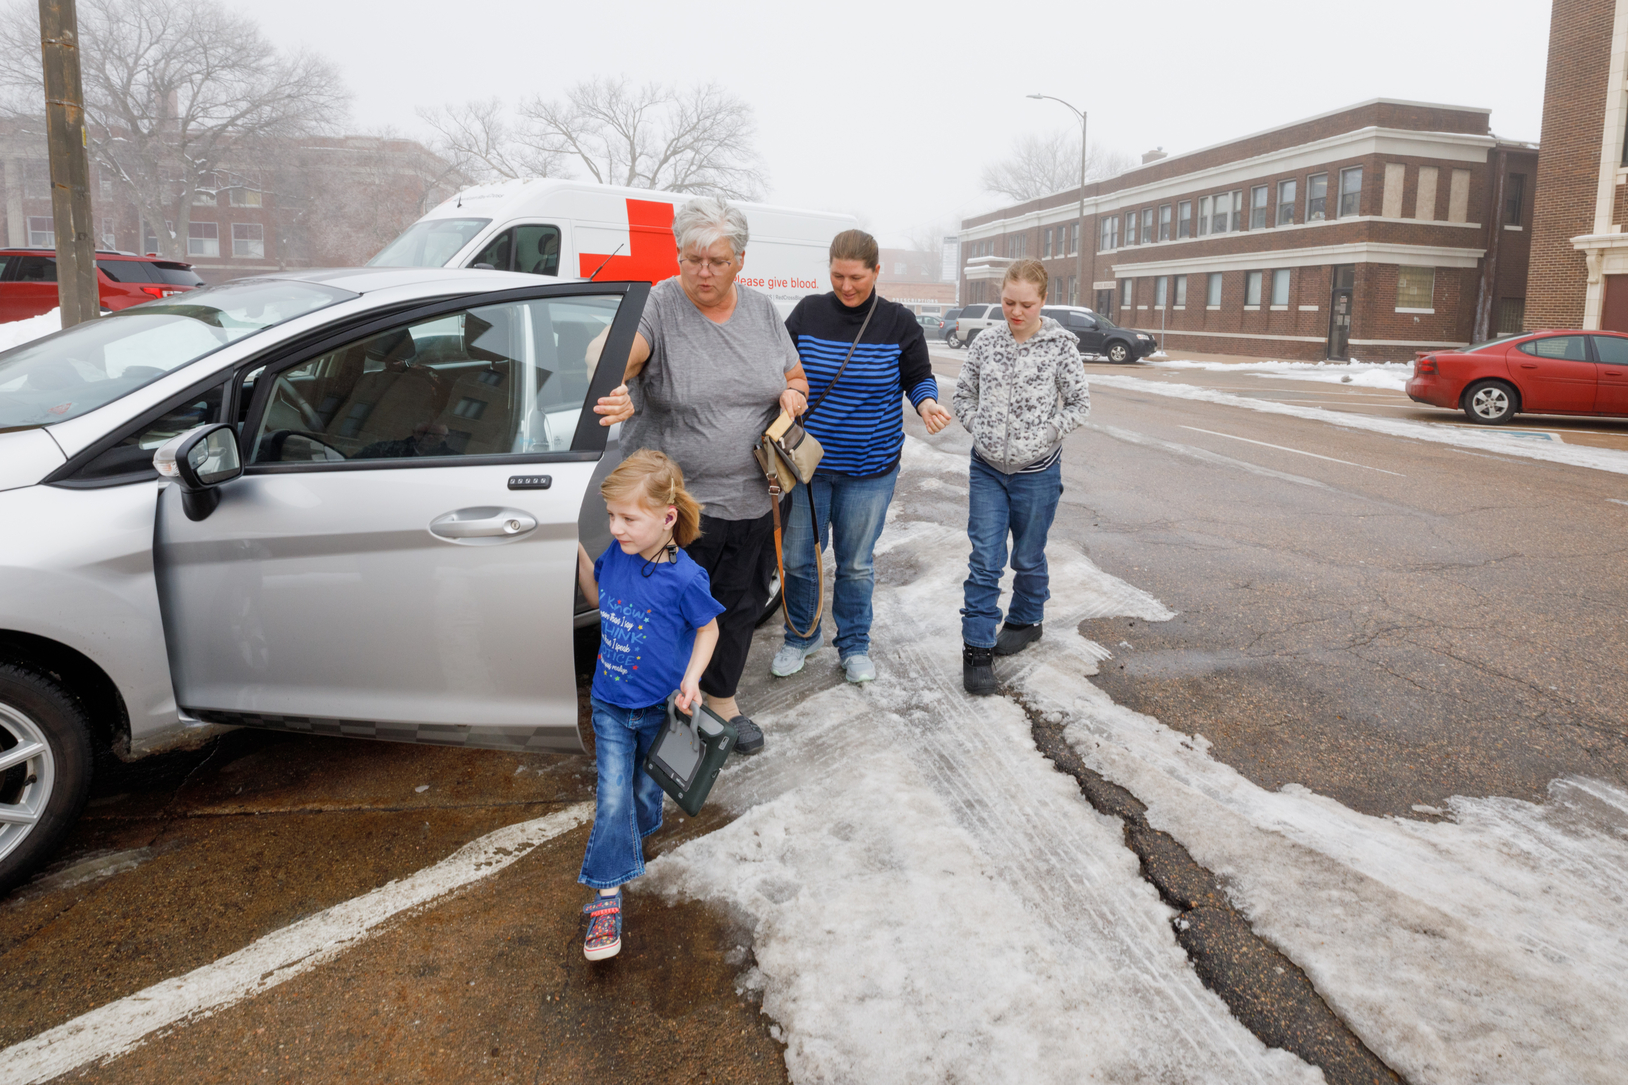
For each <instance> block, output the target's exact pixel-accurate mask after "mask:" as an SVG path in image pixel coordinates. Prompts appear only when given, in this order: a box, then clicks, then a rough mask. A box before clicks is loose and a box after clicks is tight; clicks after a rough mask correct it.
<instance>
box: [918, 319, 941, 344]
mask: <svg viewBox="0 0 1628 1085" xmlns="http://www.w3.org/2000/svg"><path fill="white" fill-rule="evenodd" d="M916 323H918V324H920V325H921V330H922V332H923V333H924V334H926V335H927V336H928V338H931V337H933V336H935V335H938V334H939V333H940V332H941V331H942V330H943V328H944V318H943V317H941V316H935V315H934V314H932V313H917V314H916Z"/></svg>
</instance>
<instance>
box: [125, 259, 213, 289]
mask: <svg viewBox="0 0 1628 1085" xmlns="http://www.w3.org/2000/svg"><path fill="white" fill-rule="evenodd" d="M136 262H137V263H142V262H143V261H136ZM147 267H148V270H149V273H151V274H153V275H155V276H156V278H155V280H154V281H156V282H161V283H168V284H169V285H171V286H202V285H203V284H204V281H203V280H202V279H200V278H198V273H197V272H195V271H193V270H192V268H191V267H190V266H189V265H187V264H177V263H174V262H172V261H167V260H154V261H151V262H147Z"/></svg>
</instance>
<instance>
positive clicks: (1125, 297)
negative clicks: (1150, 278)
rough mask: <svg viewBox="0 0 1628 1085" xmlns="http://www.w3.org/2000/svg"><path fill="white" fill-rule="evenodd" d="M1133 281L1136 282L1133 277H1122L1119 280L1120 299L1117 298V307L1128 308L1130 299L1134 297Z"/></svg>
mask: <svg viewBox="0 0 1628 1085" xmlns="http://www.w3.org/2000/svg"><path fill="white" fill-rule="evenodd" d="M1135 282H1136V280H1135V279H1123V280H1121V283H1122V293H1121V294H1120V299H1119V307H1120V308H1121V309H1129V308H1130V307H1131V299H1132V298H1133V297H1135V294H1134V292H1133V291H1134V289H1135V288H1134V286H1133V285H1132V284H1133V283H1135Z"/></svg>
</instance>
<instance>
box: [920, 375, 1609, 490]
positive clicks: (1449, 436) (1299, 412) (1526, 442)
mask: <svg viewBox="0 0 1628 1085" xmlns="http://www.w3.org/2000/svg"><path fill="white" fill-rule="evenodd" d="M939 379H940V380H943V378H942V377H941V378H939ZM1091 384H1092V386H1093V387H1103V388H1119V389H1123V390H1125V391H1128V392H1146V393H1149V394H1151V395H1160V396H1171V397H1173V398H1176V399H1192V400H1198V401H1200V402H1203V403H1218V404H1222V405H1224V406H1228V407H1242V408H1244V409H1245V410H1250V411H1261V412H1264V413H1266V414H1283V415H1289V416H1291V417H1294V418H1306V419H1310V420H1312V421H1317V422H1328V423H1330V424H1332V425H1336V426H1344V427H1346V428H1347V429H1360V430H1367V431H1368V432H1370V433H1383V434H1386V435H1387V436H1391V437H1405V438H1408V439H1411V440H1416V441H1434V442H1436V443H1437V444H1444V445H1454V446H1456V447H1459V448H1473V449H1478V450H1480V451H1482V452H1493V453H1498V454H1500V455H1505V456H1524V457H1526V458H1527V459H1533V460H1546V461H1548V462H1550V463H1561V464H1567V465H1569V466H1572V467H1587V468H1591V469H1593V470H1596V471H1611V472H1614V473H1615V474H1619V475H1628V452H1619V451H1616V450H1615V449H1609V448H1591V447H1588V446H1585V445H1568V444H1565V443H1563V442H1560V441H1549V440H1536V441H1535V440H1531V439H1529V438H1523V437H1520V436H1517V435H1515V434H1513V433H1501V432H1499V431H1498V430H1497V429H1494V428H1491V427H1485V428H1483V427H1470V426H1454V425H1443V424H1440V423H1433V422H1413V421H1410V420H1407V419H1402V418H1379V417H1375V416H1373V415H1365V414H1355V413H1352V412H1349V411H1331V410H1328V409H1326V408H1323V407H1306V406H1301V405H1300V404H1297V403H1279V402H1276V401H1273V400H1263V399H1251V398H1250V397H1248V396H1237V395H1232V394H1230V393H1228V392H1222V391H1218V390H1216V389H1214V388H1201V387H1199V386H1198V385H1196V384H1165V383H1161V382H1159V381H1150V380H1142V379H1140V378H1138V377H1119V376H1113V375H1107V374H1093V375H1092V377H1091Z"/></svg>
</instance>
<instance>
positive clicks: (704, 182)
mask: <svg viewBox="0 0 1628 1085" xmlns="http://www.w3.org/2000/svg"><path fill="white" fill-rule="evenodd" d="M520 112H521V115H522V116H523V117H524V118H526V120H527V121H528V122H529V123H530V125H531V130H532V133H531V134H532V140H533V143H534V146H536V147H537V148H540V149H545V150H547V151H552V152H556V153H559V154H562V155H568V156H571V157H573V158H575V160H576V161H577V162H579V163H580V164H581V165H582V166H583V168H585V169H586V170H587V171H588V173H589V175H590V176H592V177H593V178H594V180H596V181H598V182H600V183H601V184H613V185H626V186H629V187H631V188H654V189H664V190H666V191H669V192H697V193H712V194H715V195H719V196H727V197H733V198H740V199H750V198H752V197H755V196H757V195H759V194H760V193H761V192H762V191H763V189H764V188H765V187H766V185H767V181H768V179H767V175H766V174H765V173H764V170H763V167H762V164H761V162H760V160H759V158H758V155H757V151H756V150H755V148H754V146H753V137H754V136H755V135H756V133H757V124H756V122H755V120H754V119H753V116H752V107H751V106H750V105H748V104H747V103H746V102H745V101H744V100H743V99H741V98H737V97H736V96H735V95H733V94H730V93H729V92H728V91H726V90H724V89H723V88H722V87H720V86H718V85H717V84H716V83H705V84H701V85H698V86H694V87H689V88H678V87H674V86H668V85H663V84H658V83H646V84H644V85H643V86H639V87H634V86H631V85H630V84H629V83H628V82H627V81H626V80H625V79H593V80H589V81H588V82H585V83H578V84H577V85H576V86H574V87H572V88H571V89H570V90H569V91H567V92H566V96H565V98H564V99H563V100H554V101H544V100H543V99H542V98H540V97H538V98H533V99H531V100H529V101H527V102H525V103H524V104H523V105H522V106H521V109H520Z"/></svg>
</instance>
